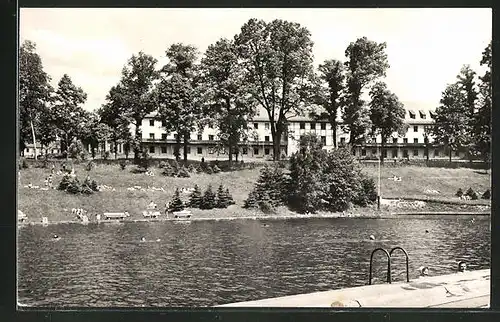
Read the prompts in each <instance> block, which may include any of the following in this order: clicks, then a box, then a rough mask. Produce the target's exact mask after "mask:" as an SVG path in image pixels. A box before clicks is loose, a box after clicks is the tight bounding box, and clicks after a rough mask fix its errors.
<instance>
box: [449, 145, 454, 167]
mask: <svg viewBox="0 0 500 322" xmlns="http://www.w3.org/2000/svg"><path fill="white" fill-rule="evenodd" d="M452 151H453V149H452V148H450V152H449V156H450V163H451V153H452Z"/></svg>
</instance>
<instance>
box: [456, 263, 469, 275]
mask: <svg viewBox="0 0 500 322" xmlns="http://www.w3.org/2000/svg"><path fill="white" fill-rule="evenodd" d="M466 270H467V264H466V263H465V262H463V261H462V262H460V263H458V271H459V272H460V273H463V272H465V271H466Z"/></svg>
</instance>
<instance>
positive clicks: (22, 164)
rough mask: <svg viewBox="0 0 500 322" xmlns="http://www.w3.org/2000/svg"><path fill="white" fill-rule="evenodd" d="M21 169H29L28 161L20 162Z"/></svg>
mask: <svg viewBox="0 0 500 322" xmlns="http://www.w3.org/2000/svg"><path fill="white" fill-rule="evenodd" d="M21 168H23V169H28V168H29V165H28V161H26V159H22V160H21Z"/></svg>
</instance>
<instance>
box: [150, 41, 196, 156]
mask: <svg viewBox="0 0 500 322" xmlns="http://www.w3.org/2000/svg"><path fill="white" fill-rule="evenodd" d="M166 54H167V57H168V58H169V63H168V64H167V65H165V66H164V67H163V69H162V71H163V72H164V73H165V75H163V76H162V78H161V81H160V83H159V84H158V86H157V97H158V102H159V115H158V117H159V118H160V119H161V120H162V121H164V123H165V124H166V125H165V130H166V131H167V132H168V133H172V132H175V133H176V146H175V151H174V154H175V157H176V160H177V161H178V160H179V157H180V154H179V150H180V145H181V140H183V142H184V162H185V163H187V154H188V153H187V152H188V151H187V150H188V144H189V140H190V135H191V132H192V131H194V130H195V129H196V128H198V127H199V120H200V118H201V115H202V109H201V103H200V98H199V95H200V94H199V90H198V85H197V82H196V77H195V76H196V73H197V72H196V71H197V67H196V64H195V61H196V58H197V50H196V48H195V47H193V46H190V45H184V44H173V45H172V46H170V48H169V49H168V50H167V52H166Z"/></svg>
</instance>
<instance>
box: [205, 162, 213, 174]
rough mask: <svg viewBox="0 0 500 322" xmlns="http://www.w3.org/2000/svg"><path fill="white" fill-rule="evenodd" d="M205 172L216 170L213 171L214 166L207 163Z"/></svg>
mask: <svg viewBox="0 0 500 322" xmlns="http://www.w3.org/2000/svg"><path fill="white" fill-rule="evenodd" d="M205 173H206V174H213V173H214V171H213V169H212V167H211V166H210V164H207V165H205Z"/></svg>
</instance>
